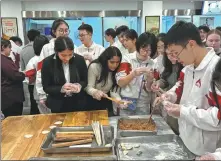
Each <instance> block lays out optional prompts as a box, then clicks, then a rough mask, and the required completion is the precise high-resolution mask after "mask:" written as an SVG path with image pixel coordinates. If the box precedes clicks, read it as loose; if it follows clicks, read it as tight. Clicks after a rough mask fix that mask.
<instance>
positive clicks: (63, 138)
mask: <svg viewBox="0 0 221 161" xmlns="http://www.w3.org/2000/svg"><path fill="white" fill-rule="evenodd" d="M93 137H94V136H93V135H71V136H56V137H55V138H54V141H74V140H84V139H92V138H93Z"/></svg>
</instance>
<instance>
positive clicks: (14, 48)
mask: <svg viewBox="0 0 221 161" xmlns="http://www.w3.org/2000/svg"><path fill="white" fill-rule="evenodd" d="M9 40H10V43H11V53H10V55H9V57H10V58H11V59H12V60H13V62H14V63H15V64H16V65H17V68H18V69H19V68H20V53H21V50H22V48H21V45H22V40H21V39H20V38H19V37H17V36H12V37H10V39H9Z"/></svg>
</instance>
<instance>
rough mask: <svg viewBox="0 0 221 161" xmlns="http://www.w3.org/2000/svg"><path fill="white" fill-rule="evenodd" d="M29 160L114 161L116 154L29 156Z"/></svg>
mask: <svg viewBox="0 0 221 161" xmlns="http://www.w3.org/2000/svg"><path fill="white" fill-rule="evenodd" d="M29 160H76V161H77V160H102V161H105V160H110V161H115V160H117V156H116V155H112V156H104V157H72V158H70V157H62V158H50V157H39V158H38V157H33V158H30V159H29Z"/></svg>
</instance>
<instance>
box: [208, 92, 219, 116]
mask: <svg viewBox="0 0 221 161" xmlns="http://www.w3.org/2000/svg"><path fill="white" fill-rule="evenodd" d="M206 98H207V99H208V103H209V105H210V106H217V104H216V101H215V98H214V96H213V93H212V92H209V96H208V95H206ZM217 100H218V104H219V107H221V96H220V95H218V94H217ZM217 118H218V119H219V120H221V110H220V109H219V111H218V114H217Z"/></svg>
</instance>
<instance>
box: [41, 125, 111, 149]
mask: <svg viewBox="0 0 221 161" xmlns="http://www.w3.org/2000/svg"><path fill="white" fill-rule="evenodd" d="M103 127H104V135H105V137H104V139H105V143H106V144H111V146H109V147H105V146H98V145H97V142H96V140H95V138H94V139H93V141H92V143H91V147H63V148H52V146H51V144H52V143H53V140H54V138H55V135H56V132H72V131H92V127H91V126H80V127H77V126H76V127H56V128H54V129H52V130H51V131H50V133H49V134H48V136H47V138H46V139H45V141H44V143H43V144H42V146H41V149H42V150H43V151H44V152H45V153H73V152H76V153H81V152H82V153H85V152H108V151H113V149H114V148H113V147H114V128H113V127H112V126H103Z"/></svg>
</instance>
